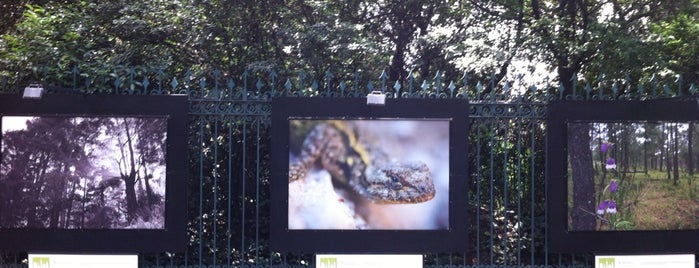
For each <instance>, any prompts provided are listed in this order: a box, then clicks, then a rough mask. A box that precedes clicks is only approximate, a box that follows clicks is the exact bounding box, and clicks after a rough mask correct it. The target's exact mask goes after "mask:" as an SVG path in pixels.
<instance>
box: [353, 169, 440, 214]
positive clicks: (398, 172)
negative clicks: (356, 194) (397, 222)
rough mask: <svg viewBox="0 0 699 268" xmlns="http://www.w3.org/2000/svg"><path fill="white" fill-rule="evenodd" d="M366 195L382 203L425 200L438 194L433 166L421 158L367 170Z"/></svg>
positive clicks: (406, 202) (375, 201)
mask: <svg viewBox="0 0 699 268" xmlns="http://www.w3.org/2000/svg"><path fill="white" fill-rule="evenodd" d="M363 183H365V185H364V193H363V195H364V196H365V197H367V198H368V199H370V200H371V201H373V202H374V203H379V204H408V203H422V202H425V201H429V200H431V199H432V198H433V197H434V195H435V189H434V183H433V182H432V176H431V173H430V169H429V168H428V167H427V165H425V164H424V163H421V162H405V163H397V162H396V163H389V164H386V165H384V166H381V167H376V168H374V169H373V170H372V171H370V172H367V174H366V177H365V181H364V182H363Z"/></svg>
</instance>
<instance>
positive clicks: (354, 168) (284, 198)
mask: <svg viewBox="0 0 699 268" xmlns="http://www.w3.org/2000/svg"><path fill="white" fill-rule="evenodd" d="M272 109H273V110H272V129H273V135H272V145H273V148H272V157H273V158H272V160H273V169H272V170H273V174H272V175H273V177H272V180H273V184H272V226H271V227H272V230H271V239H272V241H271V242H272V247H273V248H274V249H275V250H280V251H292V252H328V253H337V252H356V253H360V252H380V253H381V252H383V253H390V252H403V253H405V252H430V251H451V250H453V251H461V250H465V247H466V241H467V239H466V230H467V225H466V217H467V216H466V209H465V207H466V205H467V194H468V193H467V186H468V181H469V180H468V170H467V166H468V162H467V161H468V158H467V157H468V147H467V143H468V127H469V121H468V102H467V101H465V100H437V99H387V100H386V104H385V105H367V102H366V99H363V98H362V99H325V98H305V99H301V98H276V99H274V100H273V101H272Z"/></svg>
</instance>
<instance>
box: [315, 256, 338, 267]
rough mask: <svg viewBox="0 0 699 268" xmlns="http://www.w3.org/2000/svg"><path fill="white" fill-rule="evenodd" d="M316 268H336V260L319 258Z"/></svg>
mask: <svg viewBox="0 0 699 268" xmlns="http://www.w3.org/2000/svg"><path fill="white" fill-rule="evenodd" d="M318 268H337V258H320V266H319V267H318Z"/></svg>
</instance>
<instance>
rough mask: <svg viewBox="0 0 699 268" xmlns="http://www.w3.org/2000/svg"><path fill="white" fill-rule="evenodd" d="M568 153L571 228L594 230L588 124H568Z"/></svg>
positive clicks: (592, 184)
mask: <svg viewBox="0 0 699 268" xmlns="http://www.w3.org/2000/svg"><path fill="white" fill-rule="evenodd" d="M568 155H569V156H570V165H571V177H572V181H573V204H574V207H573V208H572V211H571V219H572V229H573V230H594V229H595V227H596V226H597V222H596V218H595V214H594V211H596V210H595V202H594V200H595V199H594V189H595V185H594V180H593V178H594V170H593V161H592V151H591V150H590V125H589V124H586V123H580V124H569V126H568Z"/></svg>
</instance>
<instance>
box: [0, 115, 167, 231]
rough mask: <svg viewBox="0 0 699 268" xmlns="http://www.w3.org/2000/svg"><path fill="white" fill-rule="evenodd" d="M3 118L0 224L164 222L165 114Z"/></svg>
mask: <svg viewBox="0 0 699 268" xmlns="http://www.w3.org/2000/svg"><path fill="white" fill-rule="evenodd" d="M0 119H1V126H2V136H0V138H1V139H0V141H1V145H0V157H1V158H0V228H5V229H164V228H165V224H164V223H165V184H166V178H165V174H166V172H165V171H166V164H165V163H166V162H165V159H166V155H165V152H166V138H167V118H165V117H146V116H144V117H139V116H134V117H105V116H97V117H72V116H39V117H25V116H3V117H1V118H0Z"/></svg>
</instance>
